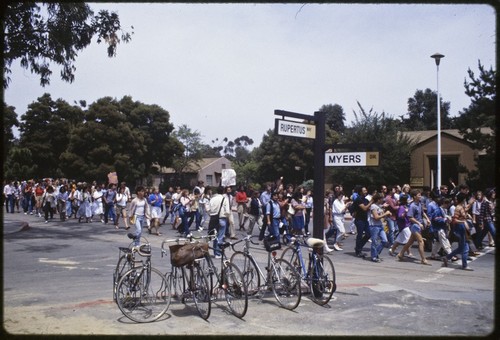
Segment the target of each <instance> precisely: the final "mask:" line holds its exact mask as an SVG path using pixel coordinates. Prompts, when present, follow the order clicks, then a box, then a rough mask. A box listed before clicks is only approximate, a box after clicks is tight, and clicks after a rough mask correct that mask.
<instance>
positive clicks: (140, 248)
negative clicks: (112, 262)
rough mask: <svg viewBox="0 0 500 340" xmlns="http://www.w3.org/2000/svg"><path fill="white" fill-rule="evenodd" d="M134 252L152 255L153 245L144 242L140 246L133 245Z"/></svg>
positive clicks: (146, 255)
mask: <svg viewBox="0 0 500 340" xmlns="http://www.w3.org/2000/svg"><path fill="white" fill-rule="evenodd" d="M130 250H131V251H132V252H136V253H137V254H139V255H141V256H144V257H148V256H151V246H150V245H149V244H143V245H140V246H133V247H132V249H130Z"/></svg>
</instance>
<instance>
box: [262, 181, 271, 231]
mask: <svg viewBox="0 0 500 340" xmlns="http://www.w3.org/2000/svg"><path fill="white" fill-rule="evenodd" d="M269 201H271V185H270V184H268V185H266V190H265V191H263V192H262V194H260V203H261V207H262V216H263V218H262V228H261V229H260V234H259V240H260V241H262V240H263V239H264V234H265V232H266V229H267V216H266V209H267V208H266V207H267V203H269Z"/></svg>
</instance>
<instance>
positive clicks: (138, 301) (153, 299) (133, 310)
mask: <svg viewBox="0 0 500 340" xmlns="http://www.w3.org/2000/svg"><path fill="white" fill-rule="evenodd" d="M116 302H117V303H118V308H120V311H121V312H122V313H123V315H125V316H126V317H127V318H129V319H130V320H132V321H135V322H139V323H144V322H152V321H155V320H158V319H159V318H160V317H161V316H162V315H163V314H165V312H166V311H167V309H168V307H169V306H170V293H169V292H168V285H167V281H166V280H165V277H164V276H163V274H162V273H160V271H159V270H157V269H155V268H151V269H150V270H148V269H147V268H144V267H138V268H133V269H131V270H129V271H128V272H126V273H125V274H123V276H122V278H121V279H120V281H119V283H118V287H117V292H116Z"/></svg>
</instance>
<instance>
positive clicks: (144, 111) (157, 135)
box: [119, 96, 183, 173]
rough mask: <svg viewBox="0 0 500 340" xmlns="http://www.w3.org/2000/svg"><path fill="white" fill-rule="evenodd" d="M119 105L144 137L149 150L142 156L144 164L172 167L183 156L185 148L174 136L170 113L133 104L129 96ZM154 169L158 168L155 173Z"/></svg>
mask: <svg viewBox="0 0 500 340" xmlns="http://www.w3.org/2000/svg"><path fill="white" fill-rule="evenodd" d="M119 105H120V109H121V112H124V113H125V114H126V116H127V117H128V119H127V120H128V121H129V122H130V123H131V124H132V127H133V129H134V130H138V131H139V132H140V134H141V135H142V136H143V139H144V141H143V143H144V144H145V145H146V146H147V150H148V151H147V152H146V153H145V154H144V155H143V156H142V159H141V161H142V162H143V163H145V164H149V165H152V164H155V163H157V164H158V165H159V166H160V167H164V166H170V165H171V164H172V162H173V159H174V158H175V157H180V156H182V151H183V147H182V144H180V142H179V141H178V140H177V139H175V138H174V137H173V136H172V133H173V131H174V125H173V124H172V123H171V122H170V114H169V113H168V111H166V110H164V109H162V108H161V107H160V106H158V105H154V104H153V105H146V104H143V103H139V102H135V103H132V98H131V97H128V96H126V97H124V98H123V99H122V100H121V101H120V103H119ZM130 109H132V110H130ZM129 110H130V111H129ZM154 169H157V168H156V167H153V168H151V169H150V170H151V171H153V172H154ZM149 172H150V171H149V170H148V173H149Z"/></svg>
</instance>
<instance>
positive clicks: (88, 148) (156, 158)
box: [61, 96, 182, 183]
mask: <svg viewBox="0 0 500 340" xmlns="http://www.w3.org/2000/svg"><path fill="white" fill-rule="evenodd" d="M172 129H173V127H172V125H171V124H170V123H169V114H168V112H167V111H165V110H163V109H161V108H160V107H159V106H157V105H146V104H143V103H140V102H134V101H132V98H130V97H128V96H125V97H124V98H123V99H121V100H120V101H118V100H116V99H113V98H111V97H104V98H101V99H99V100H97V101H96V102H95V103H92V104H91V105H90V106H89V108H88V110H87V111H86V112H85V116H84V120H83V121H82V123H81V124H79V125H77V126H76V127H75V128H74V129H73V130H72V133H71V137H70V141H69V144H68V147H67V149H66V151H65V152H63V154H62V155H61V163H62V165H63V168H64V169H65V173H66V174H67V176H69V177H72V178H81V179H85V180H95V179H98V180H102V181H105V180H106V175H107V174H108V173H109V172H113V171H116V172H117V174H118V178H119V180H125V181H127V182H130V183H134V182H135V181H136V180H137V179H138V178H143V177H147V176H148V175H150V174H151V173H153V172H155V171H156V170H155V168H154V167H152V165H153V163H155V162H158V164H159V165H160V166H167V165H170V163H171V162H172V158H173V157H175V155H176V154H177V153H178V152H177V153H176V150H180V152H182V146H181V145H180V144H179V143H178V142H177V141H176V140H175V139H174V138H173V137H172V136H170V132H171V130H172ZM163 153H164V154H163Z"/></svg>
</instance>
